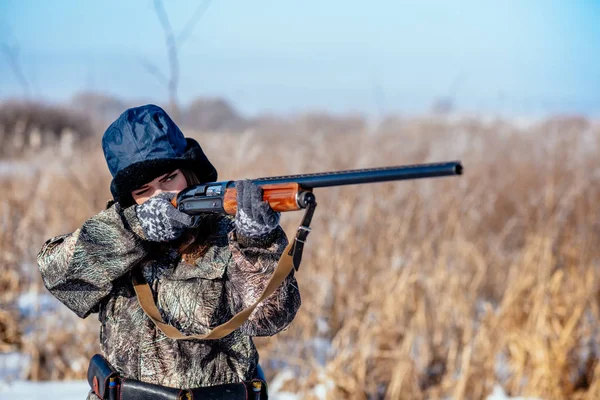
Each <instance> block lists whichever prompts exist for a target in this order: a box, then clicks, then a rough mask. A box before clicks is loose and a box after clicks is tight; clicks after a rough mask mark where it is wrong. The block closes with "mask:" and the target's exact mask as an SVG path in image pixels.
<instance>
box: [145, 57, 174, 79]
mask: <svg viewBox="0 0 600 400" xmlns="http://www.w3.org/2000/svg"><path fill="white" fill-rule="evenodd" d="M138 58H139V62H140V64H142V66H143V67H144V69H145V70H146V72H148V73H150V75H153V76H154V77H155V78H156V79H158V80H159V81H160V82H161V83H163V84H165V85H168V84H169V78H167V77H166V76H165V74H163V73H162V72H161V71H160V69H159V68H158V66H157V65H156V64H154V63H152V62H150V61H149V60H147V59H145V58H144V57H138Z"/></svg>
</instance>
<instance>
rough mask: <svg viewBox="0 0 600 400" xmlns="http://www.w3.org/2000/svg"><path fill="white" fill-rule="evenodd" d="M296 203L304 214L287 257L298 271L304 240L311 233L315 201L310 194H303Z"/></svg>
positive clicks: (315, 206)
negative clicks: (304, 210)
mask: <svg viewBox="0 0 600 400" xmlns="http://www.w3.org/2000/svg"><path fill="white" fill-rule="evenodd" d="M298 203H299V205H300V206H301V207H303V208H305V209H306V212H305V213H304V217H303V218H302V222H301V223H300V226H299V227H298V231H297V232H296V237H295V238H294V246H292V248H291V250H290V252H289V253H288V255H290V256H291V257H292V259H293V261H294V268H295V269H296V271H298V268H300V262H301V261H302V251H303V250H304V243H306V238H307V237H308V234H309V233H310V232H311V229H310V222H311V221H312V217H313V215H314V213H315V209H316V208H317V199H316V197H315V195H314V194H313V193H312V192H303V193H302V194H301V197H300V198H299V200H298Z"/></svg>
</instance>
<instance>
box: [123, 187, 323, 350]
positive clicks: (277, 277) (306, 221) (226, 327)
mask: <svg viewBox="0 0 600 400" xmlns="http://www.w3.org/2000/svg"><path fill="white" fill-rule="evenodd" d="M316 207H317V203H316V201H315V198H314V196H311V197H310V199H309V201H308V204H307V207H306V212H305V213H304V217H303V219H302V222H301V224H300V226H299V227H298V230H297V232H296V237H295V238H294V240H293V241H292V242H291V243H289V244H288V246H287V247H286V249H285V250H284V251H283V254H282V255H281V258H279V262H278V263H277V268H275V271H274V272H273V275H272V276H271V279H270V280H269V282H268V283H267V287H266V288H265V290H264V291H263V293H262V294H261V295H260V297H259V299H258V300H257V301H256V302H254V304H252V305H251V306H250V307H248V308H245V309H244V310H242V311H240V312H239V313H237V314H236V315H234V316H233V317H232V318H231V319H230V320H229V321H227V322H225V323H223V324H221V325H219V326H217V327H215V328H214V329H212V330H210V331H209V332H208V333H206V334H204V335H185V334H183V333H182V332H181V331H180V330H179V329H177V328H176V327H174V326H172V325H169V324H167V323H165V322H164V321H163V319H162V316H161V315H160V311H158V308H157V307H156V303H155V302H154V297H153V296H152V290H151V289H150V286H149V285H148V282H146V280H145V279H144V276H143V275H142V271H141V270H140V268H136V269H134V270H133V271H132V273H131V277H132V283H133V289H134V290H135V294H136V295H137V298H138V301H139V303H140V306H141V307H142V309H143V310H144V312H145V313H146V315H147V316H148V318H150V319H151V320H152V322H154V324H155V325H156V327H157V328H158V329H160V330H161V331H162V332H163V333H164V334H165V335H166V336H167V337H168V338H170V339H175V340H191V339H199V340H206V339H221V338H223V337H225V336H227V335H229V334H230V333H231V332H233V331H234V330H236V329H237V328H239V327H240V326H242V324H243V323H244V322H246V320H247V319H248V318H249V317H250V315H251V314H252V312H253V311H254V309H255V308H256V307H257V306H258V304H260V302H262V301H263V300H264V299H266V298H267V297H269V296H270V295H272V294H273V292H275V290H277V288H278V287H279V286H280V285H281V284H282V283H283V281H284V280H285V278H287V276H288V275H289V274H290V273H291V272H292V270H293V269H295V270H296V271H297V270H298V268H299V267H300V261H301V260H302V251H303V250H304V243H305V242H306V238H307V236H308V234H309V233H310V227H309V226H310V222H311V220H312V216H313V214H314V212H315V208H316Z"/></svg>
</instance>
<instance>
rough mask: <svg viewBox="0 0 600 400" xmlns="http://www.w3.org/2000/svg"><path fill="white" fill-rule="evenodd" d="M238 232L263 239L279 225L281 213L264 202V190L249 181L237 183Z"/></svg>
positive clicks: (236, 218) (236, 224) (236, 220)
mask: <svg viewBox="0 0 600 400" xmlns="http://www.w3.org/2000/svg"><path fill="white" fill-rule="evenodd" d="M235 188H236V190H237V198H236V201H237V213H236V214H235V226H236V228H237V232H238V233H239V234H240V235H242V236H246V237H249V238H261V237H264V236H267V235H268V234H269V233H271V232H273V230H275V228H277V226H278V225H279V216H280V213H278V212H275V211H273V210H272V209H271V207H270V206H269V203H268V202H266V201H263V191H262V189H261V188H260V187H259V186H257V185H255V184H254V183H252V182H251V181H249V180H245V181H237V182H236V183H235Z"/></svg>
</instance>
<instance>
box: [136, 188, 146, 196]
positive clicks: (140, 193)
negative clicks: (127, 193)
mask: <svg viewBox="0 0 600 400" xmlns="http://www.w3.org/2000/svg"><path fill="white" fill-rule="evenodd" d="M147 191H148V189H144V190H142V191H141V192H137V193H134V194H135V195H136V196H141V195H143V194H144V193H146V192H147Z"/></svg>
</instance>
